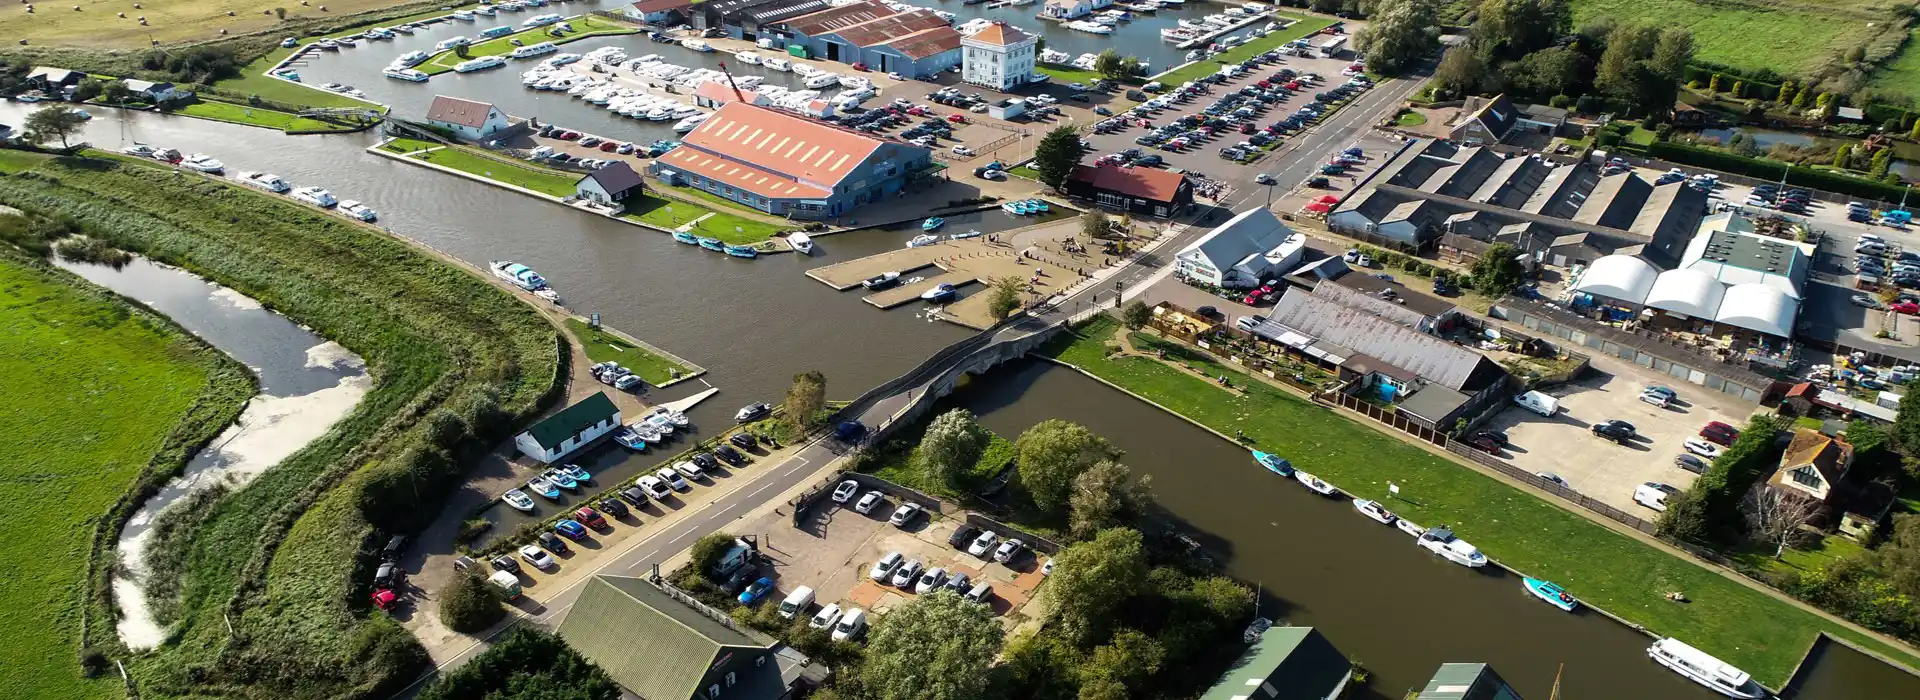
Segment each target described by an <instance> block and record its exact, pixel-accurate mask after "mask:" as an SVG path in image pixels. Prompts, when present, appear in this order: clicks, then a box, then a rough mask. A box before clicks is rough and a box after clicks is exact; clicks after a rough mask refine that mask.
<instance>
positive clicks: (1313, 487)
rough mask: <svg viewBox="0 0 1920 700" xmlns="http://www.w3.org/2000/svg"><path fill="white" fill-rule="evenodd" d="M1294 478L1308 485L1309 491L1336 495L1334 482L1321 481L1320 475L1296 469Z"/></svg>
mask: <svg viewBox="0 0 1920 700" xmlns="http://www.w3.org/2000/svg"><path fill="white" fill-rule="evenodd" d="M1293 480H1294V481H1298V482H1300V484H1301V485H1302V486H1305V487H1307V490H1308V491H1312V492H1314V493H1317V494H1320V495H1322V496H1332V495H1334V488H1333V484H1329V483H1327V482H1325V481H1321V480H1320V477H1317V476H1314V475H1312V474H1308V473H1306V472H1303V471H1300V470H1297V469H1296V470H1294V472H1293Z"/></svg>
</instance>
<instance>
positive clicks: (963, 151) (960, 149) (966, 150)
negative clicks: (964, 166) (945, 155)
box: [953, 146, 973, 156]
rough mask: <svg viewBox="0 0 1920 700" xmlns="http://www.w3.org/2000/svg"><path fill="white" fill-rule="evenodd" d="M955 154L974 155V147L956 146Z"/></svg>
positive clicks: (954, 148)
mask: <svg viewBox="0 0 1920 700" xmlns="http://www.w3.org/2000/svg"><path fill="white" fill-rule="evenodd" d="M953 154H954V155H956V156H970V155H973V149H971V148H967V147H966V146H954V147H953Z"/></svg>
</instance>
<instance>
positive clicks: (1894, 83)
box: [1869, 32, 1920, 99]
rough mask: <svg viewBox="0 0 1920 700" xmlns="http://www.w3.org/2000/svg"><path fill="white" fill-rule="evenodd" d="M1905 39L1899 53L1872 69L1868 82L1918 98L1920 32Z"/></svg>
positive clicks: (1919, 82)
mask: <svg viewBox="0 0 1920 700" xmlns="http://www.w3.org/2000/svg"><path fill="white" fill-rule="evenodd" d="M1915 34H1916V36H1913V37H1912V38H1909V39H1908V40H1907V45H1906V46H1904V47H1901V49H1900V53H1897V54H1894V55H1893V59H1892V60H1889V61H1887V62H1886V63H1884V64H1882V65H1881V66H1880V70H1877V71H1874V73H1873V77H1872V79H1871V80H1870V81H1869V84H1870V85H1872V86H1873V87H1876V88H1880V89H1882V90H1888V91H1891V92H1896V93H1899V94H1901V95H1903V96H1906V97H1908V98H1910V99H1920V32H1915Z"/></svg>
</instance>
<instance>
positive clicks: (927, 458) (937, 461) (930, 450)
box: [916, 408, 992, 484]
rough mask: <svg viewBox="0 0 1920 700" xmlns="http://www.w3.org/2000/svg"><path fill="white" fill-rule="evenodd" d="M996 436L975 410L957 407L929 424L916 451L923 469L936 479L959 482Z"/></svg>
mask: <svg viewBox="0 0 1920 700" xmlns="http://www.w3.org/2000/svg"><path fill="white" fill-rule="evenodd" d="M991 439H992V437H991V436H990V435H989V434H988V433H987V429H986V428H982V427H980V424H979V423H978V422H975V421H974V419H973V412H972V411H968V410H967V409H964V408H956V409H953V410H951V411H947V412H946V413H942V414H940V415H939V417H936V418H934V419H933V422H932V423H930V424H928V425H927V433H926V435H925V436H924V437H922V438H920V449H919V451H918V452H917V453H916V454H917V457H916V459H918V460H919V464H918V465H917V466H919V468H920V470H921V471H922V472H924V473H925V474H926V475H927V476H929V477H931V478H932V479H933V480H934V482H935V483H941V484H955V483H958V482H959V479H960V476H961V475H963V474H966V473H967V471H968V470H969V469H971V468H972V467H973V464H974V463H975V462H977V461H979V460H980V453H982V452H985V451H986V449H987V442H988V441H989V440H991Z"/></svg>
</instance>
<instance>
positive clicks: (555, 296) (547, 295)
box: [533, 287, 560, 304]
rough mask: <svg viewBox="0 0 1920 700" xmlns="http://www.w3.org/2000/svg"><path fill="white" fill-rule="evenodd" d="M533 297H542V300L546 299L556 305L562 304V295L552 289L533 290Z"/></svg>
mask: <svg viewBox="0 0 1920 700" xmlns="http://www.w3.org/2000/svg"><path fill="white" fill-rule="evenodd" d="M533 295H534V296H537V297H540V298H542V299H545V300H547V301H550V302H553V303H555V304H558V303H560V293H559V292H556V291H553V288H552V287H541V288H539V289H535V290H533Z"/></svg>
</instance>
